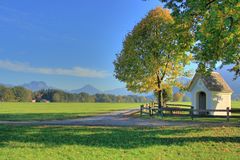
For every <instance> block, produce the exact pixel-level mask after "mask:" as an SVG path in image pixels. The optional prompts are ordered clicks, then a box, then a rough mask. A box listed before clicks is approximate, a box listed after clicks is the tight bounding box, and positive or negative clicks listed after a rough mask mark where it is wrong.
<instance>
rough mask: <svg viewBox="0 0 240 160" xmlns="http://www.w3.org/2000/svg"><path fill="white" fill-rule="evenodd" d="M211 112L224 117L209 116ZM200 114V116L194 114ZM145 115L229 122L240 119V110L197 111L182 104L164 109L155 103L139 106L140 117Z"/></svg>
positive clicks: (171, 105) (169, 105)
mask: <svg viewBox="0 0 240 160" xmlns="http://www.w3.org/2000/svg"><path fill="white" fill-rule="evenodd" d="M211 112H224V113H226V115H223V116H215V115H209V113H211ZM195 113H201V114H202V115H199V114H195ZM232 113H236V114H239V115H231V114H232ZM144 114H147V115H149V116H153V115H154V114H158V115H160V116H161V117H164V116H166V115H179V116H190V117H191V118H192V120H193V119H194V117H221V118H226V119H227V121H229V119H230V118H232V117H235V118H240V109H230V108H229V107H227V108H226V109H225V110H224V109H207V110H199V109H194V108H193V106H191V105H183V104H167V105H166V106H165V107H162V108H160V109H159V108H158V107H157V106H156V105H155V103H151V104H146V105H141V106H140V115H141V116H142V115H144Z"/></svg>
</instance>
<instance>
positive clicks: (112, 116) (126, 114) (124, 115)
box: [0, 109, 228, 127]
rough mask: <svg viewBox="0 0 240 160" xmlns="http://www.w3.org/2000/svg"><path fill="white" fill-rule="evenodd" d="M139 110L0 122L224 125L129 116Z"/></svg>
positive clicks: (84, 124) (17, 123) (30, 123)
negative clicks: (78, 116)
mask: <svg viewBox="0 0 240 160" xmlns="http://www.w3.org/2000/svg"><path fill="white" fill-rule="evenodd" d="M138 110H139V109H132V110H125V111H116V112H112V113H108V114H104V115H98V116H92V117H85V118H77V119H65V120H46V121H0V124H7V125H21V126H22V125H79V126H148V127H154V126H156V127H157V126H209V125H211V126H222V125H228V124H226V123H201V122H168V121H161V120H156V119H141V118H136V117H132V116H130V115H131V114H133V113H134V112H136V111H138Z"/></svg>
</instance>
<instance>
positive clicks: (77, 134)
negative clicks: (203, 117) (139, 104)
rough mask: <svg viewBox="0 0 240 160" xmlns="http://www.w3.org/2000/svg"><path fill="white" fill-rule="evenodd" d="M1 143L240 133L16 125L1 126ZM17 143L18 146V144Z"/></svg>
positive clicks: (124, 144)
mask: <svg viewBox="0 0 240 160" xmlns="http://www.w3.org/2000/svg"><path fill="white" fill-rule="evenodd" d="M0 130H1V133H0V147H7V146H8V145H9V142H20V143H29V144H39V145H44V146H45V147H58V146H61V145H83V146H90V147H107V148H115V149H118V148H119V149H120V148H122V149H132V148H140V147H149V146H153V145H164V146H172V145H175V146H183V145H187V144H189V143H195V142H215V143H226V142H230V143H240V136H238V135H234V136H224V134H217V135H212V134H211V133H210V132H211V131H209V130H210V129H209V130H208V131H207V134H200V135H199V133H202V132H204V133H205V130H204V129H203V128H194V127H191V128H180V127H176V128H132V127H128V128H127V127H124V128H121V127H73V126H68V127H61V126H58V127H47V126H46V127H19V126H18V127H16V126H0ZM14 147H17V146H14Z"/></svg>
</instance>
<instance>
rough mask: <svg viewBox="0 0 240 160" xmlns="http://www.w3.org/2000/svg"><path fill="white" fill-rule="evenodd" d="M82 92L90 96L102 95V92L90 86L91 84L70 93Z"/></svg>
mask: <svg viewBox="0 0 240 160" xmlns="http://www.w3.org/2000/svg"><path fill="white" fill-rule="evenodd" d="M81 92H84V93H88V94H90V95H93V94H97V93H102V91H100V90H98V89H97V88H95V87H93V86H92V85H89V84H88V85H86V86H84V87H82V88H80V89H76V90H71V91H70V93H81Z"/></svg>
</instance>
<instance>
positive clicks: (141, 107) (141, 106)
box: [140, 105, 143, 116]
mask: <svg viewBox="0 0 240 160" xmlns="http://www.w3.org/2000/svg"><path fill="white" fill-rule="evenodd" d="M142 112H143V105H140V116H142Z"/></svg>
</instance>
